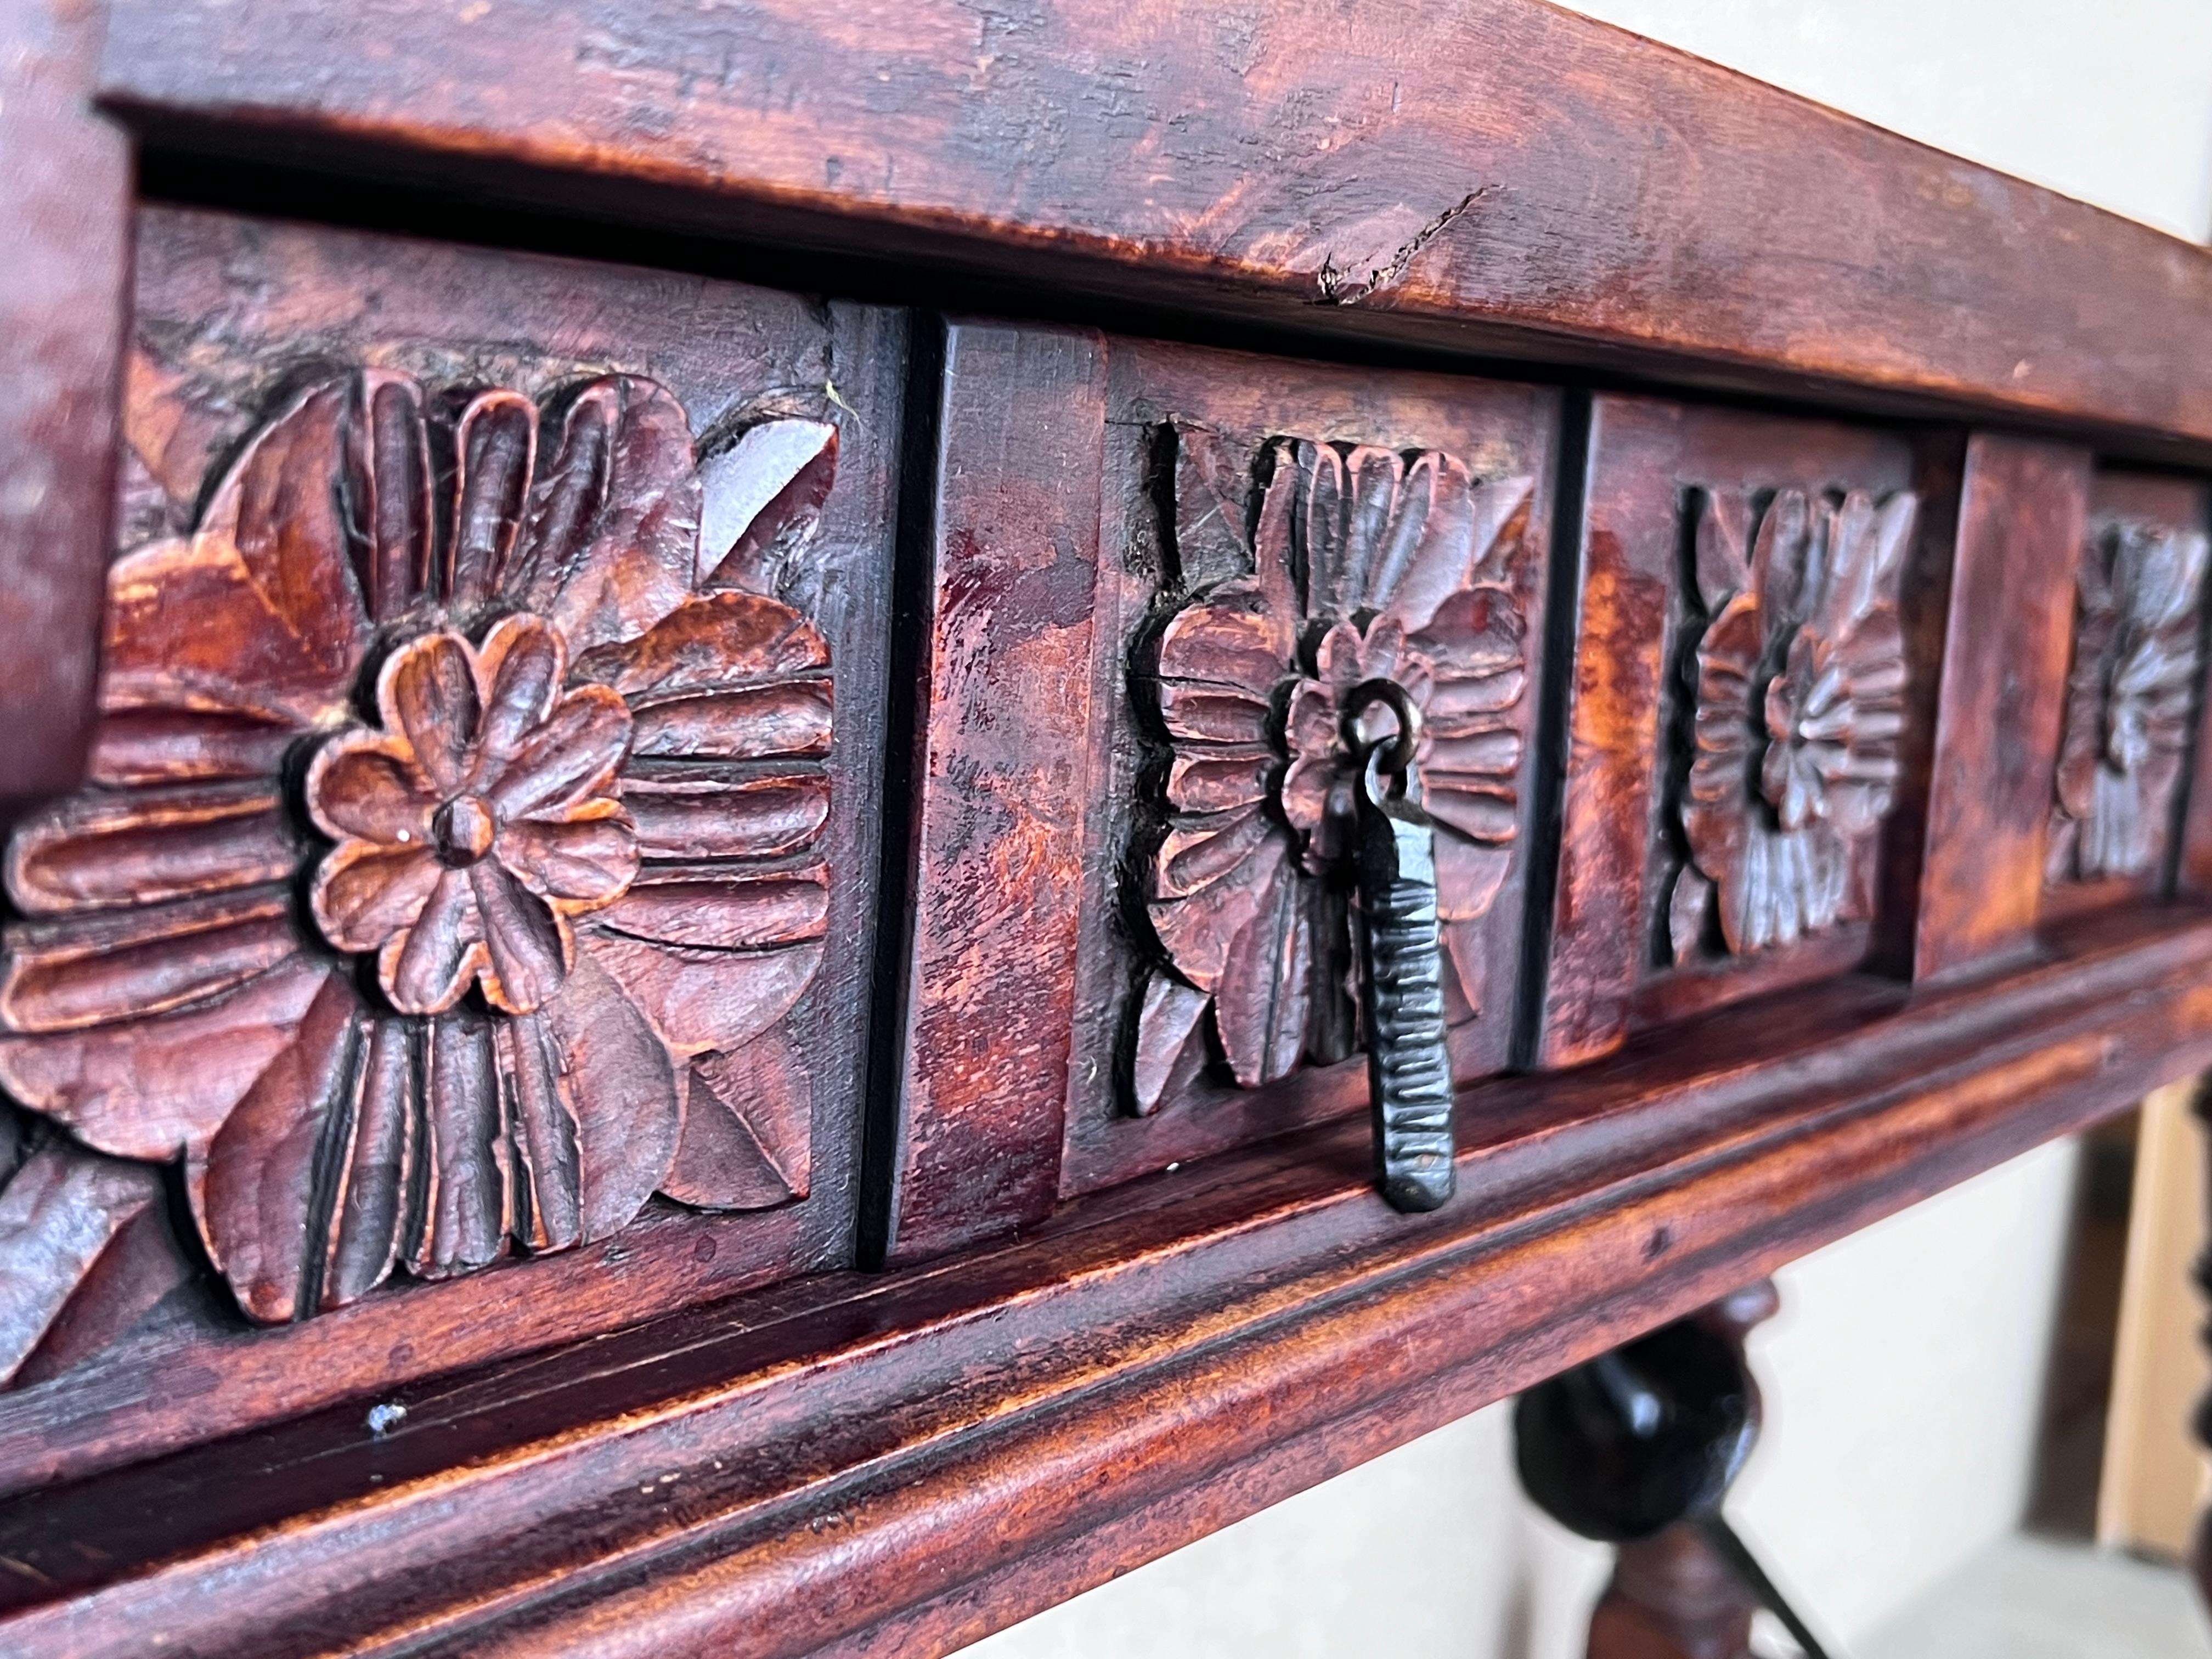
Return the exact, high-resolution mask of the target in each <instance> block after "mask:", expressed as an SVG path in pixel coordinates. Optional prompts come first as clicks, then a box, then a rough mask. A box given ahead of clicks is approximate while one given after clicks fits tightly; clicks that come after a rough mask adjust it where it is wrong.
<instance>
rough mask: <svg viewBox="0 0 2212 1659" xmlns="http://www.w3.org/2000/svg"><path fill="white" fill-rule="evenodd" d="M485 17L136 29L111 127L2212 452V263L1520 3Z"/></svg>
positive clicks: (188, 11) (642, 9)
mask: <svg viewBox="0 0 2212 1659" xmlns="http://www.w3.org/2000/svg"><path fill="white" fill-rule="evenodd" d="M463 11H465V8H463V9H461V10H459V11H457V10H454V9H450V8H448V7H447V6H444V5H441V4H435V3H430V0H382V3H379V4H376V5H373V6H368V7H366V8H364V7H346V8H332V7H324V6H303V5H302V4H301V3H300V0H252V3H248V4H237V3H230V0H185V3H178V0H121V3H118V5H117V6H116V8H115V20H114V24H113V27H112V33H111V34H110V38H109V46H108V50H107V54H106V59H105V64H104V82H103V86H104V92H105V94H106V97H107V98H108V99H109V100H112V103H114V104H115V105H116V106H118V107H119V108H121V109H123V110H125V112H127V113H128V114H129V115H130V116H131V118H132V119H134V120H137V121H138V122H140V123H142V124H143V125H146V126H147V127H149V129H151V130H152V131H155V133H157V134H164V135H172V136H179V137H185V138H186V139H188V140H189V141H190V142H191V143H197V144H208V145H213V146H215V147H216V148H218V149H225V150H229V151H234V152H244V153H246V154H253V155H262V154H266V153H268V150H269V149H270V145H271V143H272V141H275V140H278V139H281V141H282V143H283V146H284V148H285V149H286V150H287V152H288V153H294V154H299V153H308V154H320V155H323V156H324V157H325V158H328V159H333V160H342V161H343V162H344V163H345V164H347V165H349V166H359V165H364V164H366V165H370V166H376V167H384V168H395V167H405V168H406V169H408V170H409V172H410V175H411V176H419V175H420V174H421V173H422V170H423V169H424V168H425V167H426V166H428V165H432V164H435V165H437V166H439V167H444V168H448V169H451V170H452V171H453V173H454V174H455V175H458V174H459V173H465V172H468V171H470V170H472V169H473V170H477V171H479V172H481V171H482V170H483V169H484V168H487V167H494V166H497V167H501V168H503V169H504V170H505V173H506V175H507V176H506V178H505V180H504V183H503V185H502V188H504V189H508V190H512V189H513V188H515V187H517V186H518V185H520V186H521V187H525V188H527V189H529V190H531V191H534V192H535V193H536V194H538V196H539V197H542V198H544V199H546V200H548V201H551V202H556V203H560V204H588V205H590V206H592V207H593V208H594V209H595V210H613V211H615V212H617V213H618V214H619V215H621V216H623V217H625V218H634V217H635V216H637V215H639V214H641V213H646V212H650V213H653V214H654V215H655V216H659V217H661V218H664V219H670V218H672V219H678V220H681V221H684V222H689V223H691V224H694V225H700V226H705V227H710V228H713V229H714V230H716V231H717V232H720V233H725V234H726V232H727V230H728V229H729V228H730V227H731V226H732V224H733V223H737V222H744V224H745V225H746V226H747V228H749V229H750V230H751V231H753V232H754V233H755V234H761V233H764V232H775V233H780V234H789V235H796V236H799V237H801V238H804V239H805V240H809V241H812V242H816V243H822V244H829V245H835V246H845V247H855V248H859V249H860V250H862V251H865V252H869V253H872V254H879V255H896V254H898V253H901V252H908V251H912V250H915V249H926V250H927V251H929V252H933V253H936V254H938V255H939V256H940V257H951V258H958V259H961V260H963V261H965V262H968V263H970V264H972V263H975V262H979V261H980V262H981V263H984V264H989V265H991V266H993V267H995V268H997V269H999V270H1015V271H1020V272H1031V273H1035V272H1041V271H1048V272H1049V273H1050V277H1051V280H1052V281H1054V283H1060V284H1065V283H1071V282H1078V281H1079V282H1081V283H1084V284H1085V285H1086V286H1089V287H1091V288H1093V289H1097V288H1102V287H1104V286H1106V285H1107V284H1109V283H1110V284H1112V285H1113V287H1114V289H1115V291H1116V292H1117V293H1119V294H1121V295H1128V294H1132V293H1137V294H1144V295H1149V296H1151V297H1155V298H1166V299H1170V300H1172V301H1176V302H1178V303H1182V304H1185V305H1199V306H1205V307H1217V308H1218V307H1233V308H1235V309H1237V310H1241V311H1243V312H1246V313H1253V314H1259V315H1262V316H1266V317H1268V318H1271V319H1275V320H1278V321H1285V322H1295V323H1296V324H1297V325H1299V326H1302V327H1304V328H1308V329H1326V330H1331V331H1352V332H1358V333H1360V334H1364V335H1366V336H1368V337H1400V338H1418V339H1423V340H1428V341H1442V342H1445V343H1455V344H1458V345H1462V346H1475V347H1478V348H1479V349H1487V350H1498V349H1513V350H1517V351H1518V352H1521V353H1522V354H1527V355H1537V356H1552V357H1583V358H1587V357H1589V356H1595V355H1600V354H1603V355H1606V356H1610V357H1611V358H1612V359H1613V361H1615V362H1635V363H1639V364H1642V365H1644V366H1645V367H1650V366H1653V365H1654V364H1656V362H1662V361H1665V360H1667V359H1668V358H1671V359H1672V360H1673V363H1674V371H1675V372H1676V373H1678V374H1680V373H1682V372H1685V371H1686V370H1694V371H1695V372H1701V373H1704V374H1708V375H1719V376H1725V377H1730V378H1734V379H1737V380H1741V379H1742V378H1744V377H1745V376H1746V375H1747V374H1757V373H1760V372H1763V373H1765V374H1769V375H1778V376H1783V377H1786V378H1787V379H1788V380H1789V382H1790V385H1791V387H1792V389H1793V390H1795V389H1800V388H1802V387H1804V386H1807V385H1808V383H1810V382H1814V381H1821V382H1826V383H1828V384H1829V385H1830V386H1844V385H1848V386H1851V387H1853V388H1855V389H1856V392H1857V395H1858V396H1860V397H1862V398H1864V397H1869V396H1872V397H1876V398H1879V397H1882V396H1885V395H1886V396H1888V397H1889V398H1893V399H1894V398H1897V397H1899V396H1902V395H1909V396H1912V397H1916V398H1921V399H1923V400H1924V399H1928V398H1942V399H1948V400H1960V399H1965V400H1971V401H1973V402H1975V403H1978V404H1983V405H1985V406H1988V407H1990V408H1996V409H2002V410H2013V411H2020V412H2033V413H2036V414H2041V415H2045V416H2068V417H2071V418H2077V419H2081V420H2084V421H2091V422H2100V423H2104V424H2108V425H2118V426H2126V427H2130V428H2138V429H2141V430H2144V431H2153V430H2155V431H2167V432H2172V433H2175V434H2179V435H2187V436H2189V437H2191V438H2192V439H2195V440H2197V441H2205V440H2212V392H2208V391H2207V390H2206V389H2205V388H2204V387H2203V386H2202V385H2200V384H2199V382H2198V380H2197V377H2196V376H2195V375H2193V374H2191V373H2190V372H2189V371H2188V369H2187V368H2185V365H2187V364H2190V363H2192V362H2197V361H2199V360H2200V359H2201V358H2202V357H2203V356H2204V355H2205V352H2206V350H2207V349H2212V256H2208V255H2207V254H2206V253H2205V252H2203V250H2201V249H2197V248H2191V247H2189V246H2185V245H2184V244H2182V243H2180V242H2178V241H2175V240H2172V239H2170V238H2168V237H2166V236H2163V235H2160V234H2158V233H2156V232H2154V231H2151V230H2148V229H2146V228H2142V227H2141V226H2138V225H2134V224H2130V223H2128V222H2124V221H2122V220H2119V219H2118V218H2116V217H2114V216H2110V215H2107V214H2104V213H2100V212H2099V211H2097V210H2094V209H2091V208H2087V207H2085V206H2083V205H2081V204H2079V203H2076V202H2072V201H2069V200H2066V199H2064V198H2063V197H2057V196H2055V195H2052V194H2051V193H2049V192H2047V191H2039V190H2036V189H2034V188H2033V187H2032V186H2029V185H2023V184H2021V183H2019V182H2017V181H2016V180H2014V179H2007V178H2003V177H2002V176H2000V175H1998V174H1996V173H1990V172H1989V171H1988V170H1986V169H1984V168H1982V167H1975V166H1972V165H1971V164H1970V163H1967V162H1964V161H1958V160H1955V159H1954V158H1952V157H1949V156H1946V155H1940V154H1938V153H1936V151H1933V150H1929V149H1924V148H1923V147H1922V146H1920V145H1917V144H1914V143H1910V142H1909V141H1907V140H1905V139H1902V138H1899V137H1895V136H1894V135H1893V134H1890V133H1887V132H1882V131H1877V130H1876V129H1875V128H1873V127H1870V126H1868V125H1864V124H1863V123H1861V122H1857V121H1854V120H1851V119H1850V118H1847V117H1844V116H1842V115H1838V114H1837V113H1836V112H1833V111H1831V110H1827V109H1825V108H1822V107H1820V106H1817V105H1814V104H1811V103H1808V102H1807V101H1805V100H1802V99H1800V98H1796V97H1794V96H1792V95H1791V94H1787V93H1784V92H1780V91H1778V90H1776V89H1774V88H1770V87H1765V86H1762V85H1759V83H1757V82H1752V81H1748V80H1746V79H1744V78H1743V77H1741V76H1736V75H1734V74H1731V73H1729V71H1727V70H1721V69H1717V68H1716V67H1714V66H1713V65H1711V64H1705V63H1701V62H1699V61H1698V60H1696V59H1694V58H1688V57H1686V56H1684V55H1683V54H1681V53H1680V52H1674V51H1672V50H1670V49H1668V48H1667V47H1664V46H1657V45H1656V44H1654V43H1653V42H1650V41H1649V40H1641V39H1638V38H1637V37H1635V36H1633V35H1630V34H1626V33H1622V32H1620V31H1619V30H1616V29H1613V28H1610V27H1607V26H1605V25H1602V24H1600V23H1595V22H1592V21H1589V20H1587V19H1584V18H1582V17H1578V16H1573V15H1568V14H1566V13H1563V12H1560V11H1557V10H1554V9H1552V8H1550V7H1548V6H1546V5H1543V4H1541V3H1534V0H1481V3H1478V4H1473V5H1468V4H1464V3H1459V0H1416V3H1412V4H1396V5H1393V6H1390V7H1388V8H1383V7H1362V8H1361V9H1359V11H1358V14H1357V15H1356V16H1354V17H1350V18H1347V16H1346V14H1344V13H1343V12H1342V11H1341V10H1340V8H1339V7H1337V6H1336V5H1335V4H1334V3H1331V0H1291V3H1279V4H1275V5H1273V6H1270V7H1269V8H1268V9H1267V10H1266V12H1265V13H1264V14H1255V15H1249V16H1247V15H1243V14H1237V15H1233V16H1223V15H1218V14H1216V13H1215V12H1213V11H1211V10H1199V11H1193V10H1189V9H1186V8H1182V7H1177V6H1173V5H1151V6H1144V7H1139V8H1135V9H1132V8H1130V7H1129V6H1127V5H1125V4H1122V3H1119V0H1053V3H1049V4H1046V5H1042V6H1040V7H1038V8H1036V9H1032V10H1030V11H1026V12H1024V14H1023V15H1021V17H1020V18H1019V19H1018V20H1016V19H1014V18H1012V17H1005V18H1001V17H1000V16H998V15H995V14H994V15H989V16H986V17H982V18H980V19H979V18H978V17H977V16H975V15H974V14H972V13H969V12H967V11H964V10H963V9H960V8H959V7H958V6H957V5H954V4H952V3H951V0H930V3H921V4H893V3H883V0H869V3H865V4H860V5H848V6H844V7H840V8H836V9H830V10H827V11H825V10H824V9H822V8H821V7H819V6H817V5H812V4H801V3H799V0H777V3H775V4H773V5H771V6H769V7H768V8H766V9H763V10H761V11H759V12H758V13H757V14H755V15H752V18H751V21H750V22H749V24H748V25H747V26H746V27H742V28H732V27H728V20H727V19H726V18H724V17H722V16H720V15H719V14H715V13H712V12H701V11H698V10H696V9H694V8H692V7H691V6H690V5H689V4H688V3H684V0H650V3H640V0H585V3H580V4H574V5H568V6H555V5H553V4H551V3H550V0H531V3H526V4H518V5H516V6H514V7H512V8H510V9H507V10H502V11H501V12H499V13H498V14H496V15H493V14H473V13H471V14H469V15H466V16H465V17H464V16H463V15H462V12H463ZM1099 88H1112V93H1111V95H1110V96H1102V95H1100V94H1099ZM516 169H522V170H523V176H522V177H520V179H518V178H516V177H515V176H514V174H515V170H516ZM647 186H650V187H652V189H651V191H650V193H648V192H647V190H646V189H645V188H643V187H647ZM1478 329H1479V331H1478Z"/></svg>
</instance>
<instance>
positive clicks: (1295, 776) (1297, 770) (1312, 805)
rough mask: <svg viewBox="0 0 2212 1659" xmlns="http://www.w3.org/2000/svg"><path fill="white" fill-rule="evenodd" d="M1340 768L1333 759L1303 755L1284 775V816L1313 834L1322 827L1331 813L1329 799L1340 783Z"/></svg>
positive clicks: (1307, 833) (1294, 826) (1301, 830)
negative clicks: (1324, 820) (1323, 821)
mask: <svg viewBox="0 0 2212 1659" xmlns="http://www.w3.org/2000/svg"><path fill="white" fill-rule="evenodd" d="M1341 770H1342V768H1340V766H1339V765H1338V764H1337V763H1336V761H1335V760H1334V758H1331V757H1327V756H1323V757H1312V756H1308V755H1301V756H1299V757H1298V758H1297V759H1296V760H1294V761H1292V762H1291V766H1290V769H1289V770H1288V771H1287V772H1285V773H1284V774H1283V788H1282V796H1283V816H1284V817H1286V818H1288V819H1289V820H1290V821H1291V828H1292V829H1297V831H1299V833H1301V834H1303V835H1308V836H1310V835H1312V834H1314V833H1315V832H1316V831H1317V830H1318V829H1320V828H1321V823H1322V818H1323V817H1326V816H1327V815H1328V798H1329V795H1330V793H1331V792H1332V791H1334V789H1335V787H1336V785H1337V780H1338V774H1339V773H1340V771H1341Z"/></svg>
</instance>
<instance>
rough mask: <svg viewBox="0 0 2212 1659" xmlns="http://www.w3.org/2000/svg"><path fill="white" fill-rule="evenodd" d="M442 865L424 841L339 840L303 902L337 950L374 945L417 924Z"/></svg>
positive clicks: (381, 944) (375, 947)
mask: <svg viewBox="0 0 2212 1659" xmlns="http://www.w3.org/2000/svg"><path fill="white" fill-rule="evenodd" d="M443 869H444V866H441V864H440V863H439V862H438V860H437V856H436V854H435V853H433V852H432V851H431V849H430V848H429V847H428V845H427V844H424V843H418V844H416V845H415V846H411V847H380V846H378V845H377V844H376V843H375V842H367V841H347V842H340V843H339V844H338V846H337V847H336V848H333V849H332V850H331V854H330V856H329V857H327V858H325V860H323V861H322V864H321V865H320V866H319V867H318V868H317V869H316V871H315V880H314V885H313V887H312V888H311V889H310V890H309V891H308V895H307V908H308V909H309V911H310V913H311V914H313V916H314V919H315V926H316V927H319V928H320V929H321V930H322V934H323V937H324V938H325V939H328V940H329V941H330V942H331V944H332V945H335V946H337V948H338V949H339V950H341V951H378V950H381V949H382V948H383V947H384V945H385V944H386V942H387V941H388V940H389V939H391V938H392V935H393V934H395V933H399V932H400V931H401V930H402V929H404V928H408V927H413V926H414V925H415V921H416V917H418V916H420V915H422V908H423V907H424V906H425V905H426V904H428V902H430V894H431V891H432V890H433V889H435V887H436V886H437V884H438V878H439V877H440V875H441V872H442V871H443Z"/></svg>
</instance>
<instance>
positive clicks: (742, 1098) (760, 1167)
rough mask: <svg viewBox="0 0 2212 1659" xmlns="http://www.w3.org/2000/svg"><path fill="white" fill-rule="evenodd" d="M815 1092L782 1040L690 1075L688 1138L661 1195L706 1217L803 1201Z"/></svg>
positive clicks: (777, 1037)
mask: <svg viewBox="0 0 2212 1659" xmlns="http://www.w3.org/2000/svg"><path fill="white" fill-rule="evenodd" d="M812 1104H813V1091H812V1087H811V1085H810V1084H809V1082H808V1080H807V1075H806V1068H805V1066H804V1065H802V1064H801V1063H800V1061H799V1056H798V1055H797V1054H795V1053H793V1048H792V1045H791V1044H790V1043H789V1042H787V1041H786V1040H785V1039H784V1037H783V1035H782V1034H781V1032H778V1031H775V1030H768V1031H763V1032H762V1033H761V1035H760V1036H757V1037H755V1038H754V1039H753V1040H752V1041H750V1042H747V1043H745V1044H744V1045H743V1046H742V1047H740V1048H738V1049H737V1050H736V1051H735V1052H733V1053H731V1054H708V1055H706V1056H704V1057H703V1058H702V1059H701V1060H697V1061H696V1062H695V1063H694V1064H693V1066H692V1067H691V1094H690V1099H689V1100H688V1101H686V1102H685V1103H684V1138H683V1139H682V1140H681V1141H680V1142H679V1143H678V1146H677V1148H676V1161H675V1163H674V1164H673V1165H671V1167H670V1169H669V1171H668V1174H667V1176H665V1178H664V1179H663V1180H662V1182H661V1183H660V1190H661V1191H662V1192H663V1193H665V1194H667V1195H668V1196H669V1197H671V1198H672V1199H674V1200H676V1201H677V1202H678V1203H679V1204H689V1205H692V1206H695V1207H696V1208H699V1209H707V1210H764V1209H769V1208H771V1207H773V1206H775V1205H778V1204H782V1203H786V1202H787V1201H789V1200H792V1199H794V1198H804V1197H805V1196H806V1191H807V1184H808V1176H809V1173H810V1171H809V1169H808V1164H809V1161H810V1152H811V1146H810V1141H811V1127H812V1126H811V1122H810V1119H811V1115H812V1114H811V1107H812Z"/></svg>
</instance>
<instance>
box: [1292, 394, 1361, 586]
mask: <svg viewBox="0 0 2212 1659" xmlns="http://www.w3.org/2000/svg"><path fill="white" fill-rule="evenodd" d="M1291 455H1292V456H1293V457H1294V458H1295V461H1296V465H1297V479H1298V486H1299V488H1298V493H1297V530H1298V537H1297V545H1298V548H1299V550H1300V551H1301V552H1302V553H1303V554H1304V558H1303V560H1302V561H1301V562H1302V563H1303V565H1304V569H1305V577H1306V601H1307V604H1306V608H1307V613H1308V614H1309V615H1310V616H1316V617H1330V616H1342V615H1344V614H1345V613H1346V611H1350V610H1351V609H1352V605H1351V604H1350V603H1349V602H1348V599H1347V589H1346V586H1345V575H1346V571H1345V513H1346V502H1347V501H1348V500H1349V498H1350V496H1351V494H1352V481H1351V478H1350V477H1348V476H1347V475H1346V471H1345V467H1344V457H1343V455H1342V454H1341V453H1339V451H1338V450H1337V448H1336V447H1335V446H1334V444H1317V443H1312V442H1310V441H1307V440H1305V439H1302V438H1301V439H1294V440H1293V441H1291Z"/></svg>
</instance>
